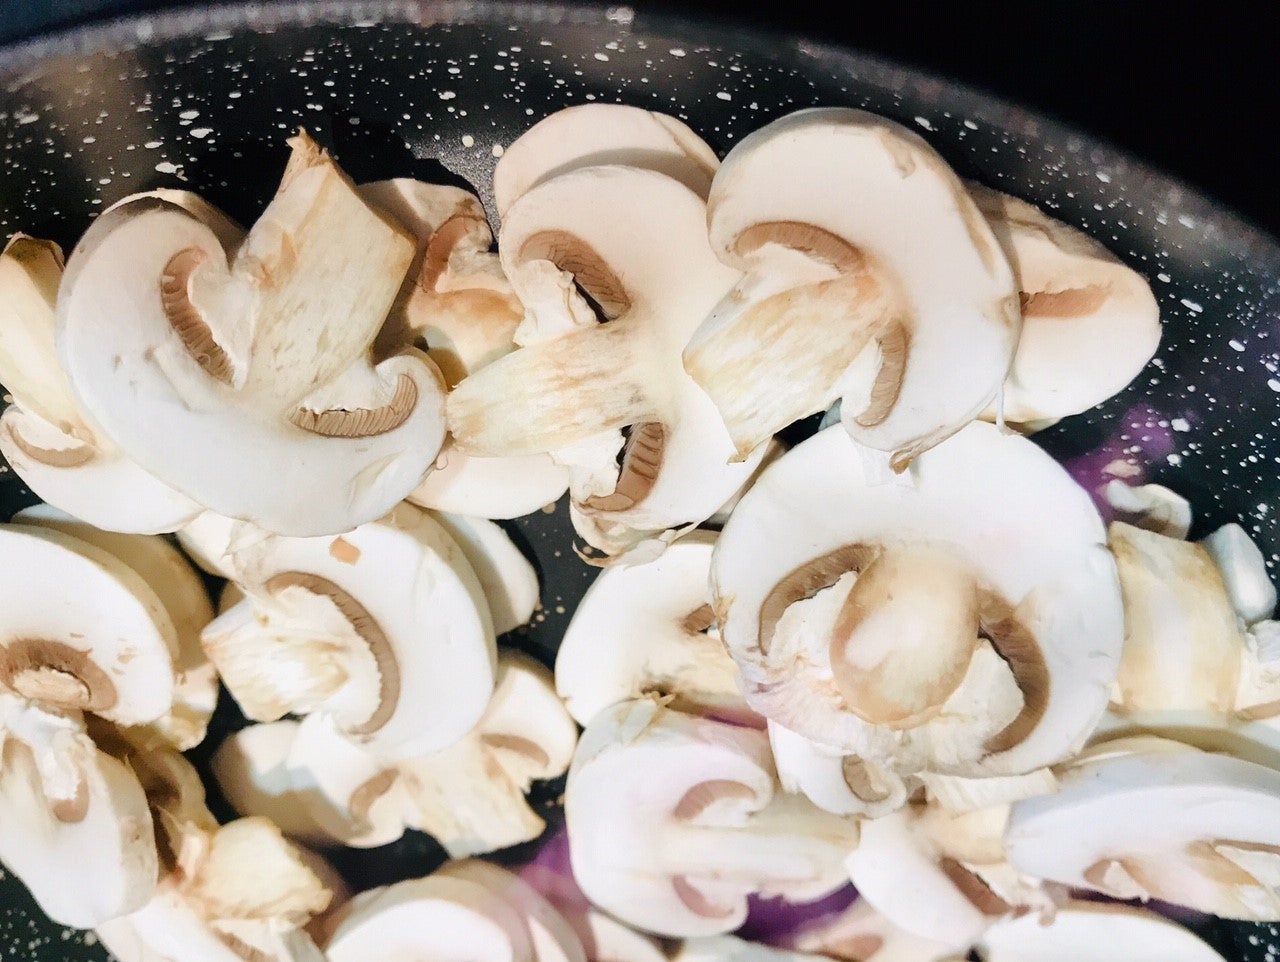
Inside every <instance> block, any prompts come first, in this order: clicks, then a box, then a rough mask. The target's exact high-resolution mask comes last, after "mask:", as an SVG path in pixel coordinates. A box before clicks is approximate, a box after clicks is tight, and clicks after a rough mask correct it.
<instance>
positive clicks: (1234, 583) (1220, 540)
mask: <svg viewBox="0 0 1280 962" xmlns="http://www.w3.org/2000/svg"><path fill="white" fill-rule="evenodd" d="M1200 544H1201V545H1203V546H1204V549H1205V550H1206V551H1208V552H1209V555H1210V556H1211V557H1212V558H1213V561H1214V564H1216V565H1217V566H1218V571H1219V573H1220V574H1221V575H1222V581H1223V584H1224V585H1225V586H1226V589H1227V595H1228V596H1229V597H1230V598H1231V606H1232V608H1234V609H1235V612H1236V615H1237V616H1239V618H1240V620H1241V621H1243V622H1244V623H1245V624H1246V625H1253V624H1256V623H1258V622H1259V621H1262V620H1263V619H1264V618H1270V617H1271V615H1272V613H1273V612H1274V611H1275V608H1276V586H1275V585H1274V584H1273V583H1272V581H1271V576H1270V575H1269V574H1268V573H1267V562H1266V559H1265V558H1263V556H1262V551H1261V550H1260V549H1259V548H1258V546H1257V545H1256V544H1254V543H1253V539H1251V538H1250V537H1249V535H1248V534H1247V533H1246V532H1245V530H1244V528H1242V527H1240V525H1238V524H1234V523H1233V524H1224V525H1223V526H1222V527H1221V528H1218V529H1217V530H1216V531H1214V532H1213V533H1212V534H1210V535H1209V536H1208V537H1207V538H1205V539H1204V540H1203V541H1201V542H1200Z"/></svg>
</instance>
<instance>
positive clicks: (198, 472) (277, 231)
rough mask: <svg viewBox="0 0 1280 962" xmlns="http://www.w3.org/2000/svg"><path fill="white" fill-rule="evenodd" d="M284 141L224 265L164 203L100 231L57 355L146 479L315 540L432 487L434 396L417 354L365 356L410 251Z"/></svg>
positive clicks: (202, 234)
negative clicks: (273, 180)
mask: <svg viewBox="0 0 1280 962" xmlns="http://www.w3.org/2000/svg"><path fill="white" fill-rule="evenodd" d="M293 144H294V154H293V157H292V159H291V160H290V164H289V167H288V169H287V170H286V172H285V177H284V180H283V181H282V183H281V187H280V190H279V192H278V193H277V195H276V197H275V199H274V200H273V201H272V203H271V204H270V206H269V207H268V208H267V210H266V211H265V212H264V213H263V216H262V217H261V218H260V219H259V221H258V222H257V224H256V225H255V226H254V228H253V229H252V230H251V231H250V233H249V235H248V236H247V237H246V239H245V241H244V243H243V244H242V245H241V246H240V247H239V248H238V249H237V250H236V253H235V255H234V257H233V258H231V260H230V262H229V261H228V254H227V251H226V250H225V248H224V246H223V244H222V241H221V239H220V238H219V237H218V235H217V233H215V231H214V230H212V229H211V228H210V227H209V225H208V224H206V223H205V222H204V221H203V220H202V219H201V218H200V217H198V216H195V215H193V214H192V213H190V212H189V211H188V210H186V209H185V208H183V207H181V206H178V205H175V204H173V203H171V202H169V201H166V200H163V199H160V198H156V197H143V198H139V199H135V200H133V201H132V202H129V203H123V204H120V205H117V206H116V207H114V208H112V209H111V210H109V211H107V212H105V213H104V214H103V215H102V216H100V217H99V218H98V219H97V220H96V221H94V223H93V225H92V226H91V227H90V229H89V231H88V232H87V233H86V234H85V236H84V238H83V239H82V240H81V242H80V244H79V245H78V246H77V248H76V250H75V252H73V254H72V256H71V258H70V260H69V262H68V267H67V273H66V276H65V278H64V281H63V286H62V290H61V292H60V294H59V298H58V325H57V346H58V354H59V357H60V359H61V361H62V364H63V367H64V369H65V370H66V372H67V375H68V378H69V379H70V381H71V383H72V386H73V388H74V389H75V391H76V394H77V395H78V396H79V398H80V399H81V401H82V402H83V403H84V406H85V407H86V408H87V409H88V410H89V411H90V412H91V413H92V415H93V417H94V419H95V421H96V422H97V423H98V424H99V425H100V426H101V428H102V429H103V431H104V432H105V434H106V435H107V436H108V437H110V438H111V440H112V441H114V442H115V443H116V444H118V445H119V446H120V448H121V449H122V450H123V451H124V452H125V454H126V455H128V456H129V457H130V458H132V459H133V460H135V461H137V462H138V464H139V465H141V466H142V467H143V468H145V469H146V470H148V471H151V472H152V473H154V474H155V475H156V476H157V477H159V478H160V479H161V480H163V481H165V482H166V483H169V484H172V485H173V486H174V487H175V488H177V489H178V490H179V491H181V492H182V493H183V494H185V495H186V496H188V497H190V498H191V499H192V500H194V501H196V502H198V503H199V504H200V505H202V506H204V507H206V508H210V509H212V510H214V511H217V512H219V513H221V514H225V515H228V516H232V517H239V518H245V519H248V520H252V521H254V522H255V523H257V524H259V525H261V526H262V527H265V528H267V529H269V530H273V531H279V532H284V533H288V534H293V535H319V534H327V533H332V532H335V531H343V530H347V529H349V528H351V527H353V526H354V525H357V524H359V523H361V522H364V521H368V520H371V519H372V518H376V517H378V516H379V515H381V514H382V513H384V512H385V511H387V510H388V509H389V508H390V507H391V506H392V505H394V504H395V503H396V502H397V501H399V500H400V499H401V498H403V497H404V495H406V494H407V493H408V492H409V491H411V490H413V488H414V487H415V486H416V485H417V484H418V482H419V481H421V480H422V476H423V475H424V474H425V473H426V470H427V468H428V467H429V465H430V464H431V462H432V461H433V460H434V458H435V455H436V452H437V451H438V450H439V448H440V444H441V442H442V441H443V438H444V431H443V389H442V387H441V384H440V380H439V375H438V372H437V371H436V370H435V368H434V365H431V364H430V363H428V362H427V361H426V360H425V359H424V358H422V357H421V356H420V355H414V354H403V355H397V356H395V357H391V358H388V359H387V360H384V361H381V362H380V363H378V364H377V365H376V367H375V366H374V365H373V363H372V361H371V357H370V346H371V344H372V342H373V339H374V337H375V335H376V334H377V332H378V329H379V328H380V326H381V324H382V321H383V318H384V317H385V315H386V313H387V310H388V309H389V308H390V307H391V304H392V302H393V301H394V298H395V296H396V293H397V291H398V290H399V287H400V284H401V281H402V280H403V278H404V274H405V271H406V269H407V268H408V266H409V262H410V261H411V259H412V257H413V244H412V242H411V241H410V240H409V239H408V238H407V237H406V236H404V235H403V234H402V233H401V232H400V231H399V230H398V229H397V228H395V227H393V226H392V225H391V224H390V223H389V222H387V221H385V220H384V219H383V218H382V217H380V216H379V215H377V214H376V213H375V212H373V211H371V210H370V209H369V208H368V207H366V206H365V204H364V203H363V202H362V201H361V200H360V199H359V197H358V195H357V194H356V193H355V190H354V188H353V187H352V185H351V183H350V182H349V181H348V180H347V179H346V178H345V176H344V175H343V174H342V173H341V172H340V171H339V170H338V168H337V167H336V166H335V165H334V164H333V162H332V161H331V160H330V159H329V158H328V156H327V155H326V154H324V153H323V152H322V151H320V150H319V148H318V147H316V145H315V144H314V142H312V141H310V139H309V138H307V137H305V135H300V136H299V137H298V138H295V139H294V141H293ZM157 290H159V296H157ZM104 319H105V320H107V321H109V322H110V323H108V324H105V326H104ZM104 330H109V331H110V335H111V336H109V337H104V336H103V331H104ZM317 344H321V345H323V347H324V349H323V350H322V351H319V352H317V349H316V345H317ZM263 452H270V457H262V453H263ZM246 472H247V473H246ZM255 472H257V473H255ZM321 490H322V491H324V492H326V496H325V497H323V498H317V497H306V498H302V497H298V492H299V491H321Z"/></svg>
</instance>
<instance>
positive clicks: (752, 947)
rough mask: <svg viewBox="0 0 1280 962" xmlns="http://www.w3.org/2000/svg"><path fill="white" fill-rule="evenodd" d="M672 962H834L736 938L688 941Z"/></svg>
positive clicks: (681, 945) (730, 936)
mask: <svg viewBox="0 0 1280 962" xmlns="http://www.w3.org/2000/svg"><path fill="white" fill-rule="evenodd" d="M671 959H672V962H832V959H831V956H828V955H812V954H810V953H808V952H794V951H792V950H790V949H778V948H774V947H773V946H770V945H762V944H761V943H759V942H748V941H747V940H746V939H740V938H738V937H736V936H733V935H707V936H702V937H701V938H696V939H685V941H684V942H682V943H681V944H680V947H679V948H677V949H676V950H675V952H674V953H673V954H672V956H671Z"/></svg>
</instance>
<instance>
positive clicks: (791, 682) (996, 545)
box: [711, 423, 1123, 777]
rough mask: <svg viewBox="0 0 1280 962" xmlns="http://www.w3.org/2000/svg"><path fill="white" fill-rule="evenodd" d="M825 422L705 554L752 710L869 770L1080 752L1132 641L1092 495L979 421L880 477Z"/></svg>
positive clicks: (950, 766)
mask: <svg viewBox="0 0 1280 962" xmlns="http://www.w3.org/2000/svg"><path fill="white" fill-rule="evenodd" d="M866 458H867V449H865V448H862V447H861V446H859V445H858V444H856V443H854V442H851V441H850V439H849V438H848V437H847V436H846V435H845V434H844V432H843V431H842V430H840V429H838V428H828V429H827V430H826V431H823V432H820V433H819V434H818V435H816V436H815V437H813V438H811V439H810V440H808V441H805V442H804V443H802V444H800V445H799V446H797V447H796V448H794V449H793V450H791V451H790V452H788V453H787V454H786V455H784V456H783V457H782V458H781V459H780V460H779V461H778V462H777V463H776V464H775V465H773V467H771V468H769V469H768V470H767V471H765V472H764V474H763V475H762V476H761V478H760V480H759V481H758V482H757V483H756V485H755V486H754V487H753V488H752V489H751V491H750V492H748V493H747V495H746V496H745V497H744V498H743V499H742V503H741V504H740V505H739V506H738V508H737V510H736V511H735V512H734V514H733V516H732V517H731V518H730V519H729V523H728V524H727V525H726V526H725V528H724V531H723V532H722V533H721V535H720V538H719V540H718V541H717V543H716V547H715V552H714V555H713V560H712V567H711V585H712V594H713V596H714V598H715V602H714V606H715V610H716V612H717V613H718V615H719V619H718V620H719V624H720V627H721V633H722V635H723V637H724V640H725V642H726V643H727V645H728V648H729V652H730V654H731V655H732V656H733V657H734V660H735V661H737V663H738V666H739V668H740V669H741V670H742V673H743V677H744V683H743V684H744V688H743V691H744V694H745V696H746V699H747V702H748V704H750V705H751V706H752V707H753V708H755V709H756V710H757V711H759V712H760V713H761V714H763V715H765V716H766V717H767V718H769V719H770V720H771V721H774V722H777V723H778V724H780V725H782V726H784V727H785V728H788V729H790V730H791V731H793V732H796V733H798V734H800V735H803V736H804V737H806V738H808V739H811V740H812V741H814V742H817V743H819V744H823V745H827V746H830V747H831V748H833V749H836V750H838V751H840V752H841V753H842V754H844V755H850V756H854V760H855V763H861V764H862V765H864V766H865V765H872V766H875V767H876V769H879V770H884V771H893V772H896V773H897V774H898V775H903V776H905V775H910V774H915V773H921V772H933V773H937V774H949V775H959V776H963V777H985V776H995V775H1017V774H1024V773H1027V772H1032V771H1034V770H1036V769H1039V768H1043V767H1045V766H1047V765H1050V764H1053V763H1055V762H1057V761H1059V760H1061V759H1063V758H1066V757H1068V756H1070V755H1071V754H1073V753H1074V752H1075V751H1077V750H1078V749H1079V748H1080V747H1081V746H1082V745H1083V744H1084V742H1085V740H1086V739H1087V738H1088V735H1089V733H1090V732H1091V731H1092V729H1093V726H1094V725H1095V724H1096V723H1097V721H1098V719H1099V718H1100V717H1101V715H1102V713H1103V711H1104V710H1105V708H1106V702H1107V694H1108V686H1109V685H1110V683H1111V681H1112V679H1113V678H1114V676H1115V671H1116V666H1117V664H1118V663H1119V660H1120V649H1121V645H1122V641H1123V613H1122V611H1121V603H1120V591H1119V585H1118V582H1117V578H1116V571H1115V563H1114V561H1113V560H1112V558H1111V556H1110V555H1109V554H1108V552H1107V550H1106V548H1105V547H1104V545H1103V537H1104V532H1103V528H1102V523H1101V521H1100V519H1099V518H1098V514H1097V511H1096V510H1095V509H1094V507H1093V504H1092V502H1091V501H1090V499H1089V497H1088V495H1087V494H1086V493H1085V492H1084V491H1083V490H1081V489H1080V488H1079V487H1078V486H1076V484H1075V482H1074V481H1072V480H1071V478H1070V477H1069V476H1068V475H1067V474H1066V472H1065V471H1063V470H1062V468H1061V467H1059V466H1058V465H1057V464H1056V463H1055V462H1054V461H1053V460H1052V459H1051V458H1050V457H1049V456H1048V455H1047V454H1045V453H1044V452H1043V451H1041V450H1040V449H1039V448H1038V447H1036V446H1035V445H1034V444H1032V443H1031V442H1030V441H1027V440H1026V439H1025V438H1021V437H1018V436H1016V435H1005V434H1003V433H1002V432H1000V431H999V430H998V429H996V428H995V427H993V426H991V425H987V424H980V423H979V424H972V425H970V426H968V427H966V428H965V429H964V430H962V431H960V432H959V433H958V434H956V435H955V436H954V437H952V438H950V439H949V440H947V441H946V442H944V443H942V444H940V445H938V446H937V447H935V448H933V449H931V450H930V451H928V452H926V453H924V454H922V455H920V456H919V457H918V458H917V459H916V461H915V462H914V464H913V469H912V471H911V473H910V475H909V476H908V477H907V478H905V479H903V480H902V481H900V482H897V483H882V478H881V475H880V473H879V472H878V470H877V469H876V467H875V465H874V464H868V461H867V460H866Z"/></svg>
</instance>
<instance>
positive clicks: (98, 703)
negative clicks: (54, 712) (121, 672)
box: [0, 638, 119, 712]
mask: <svg viewBox="0 0 1280 962" xmlns="http://www.w3.org/2000/svg"><path fill="white" fill-rule="evenodd" d="M0 685H4V686H5V687H6V688H8V689H9V690H10V691H13V692H14V693H16V694H18V695H20V696H22V697H23V698H27V699H30V700H31V701H34V702H38V703H40V704H43V705H49V706H52V707H55V708H61V709H66V710H71V711H87V712H102V711H108V710H110V709H111V708H113V707H115V705H116V702H117V700H118V697H119V696H118V693H117V691H116V686H115V684H114V683H113V682H112V681H111V678H110V676H109V675H108V674H107V673H106V672H105V671H104V670H103V669H102V668H100V667H99V666H98V665H97V664H96V663H95V662H94V661H93V659H92V657H91V656H90V654H89V652H87V651H80V650H79V649H76V648H72V647H71V646H70V645H67V644H64V643H62V642H60V641H53V640H51V639H47V638H17V639H15V640H13V641H11V642H9V643H8V644H7V645H5V646H4V647H3V648H0Z"/></svg>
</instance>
